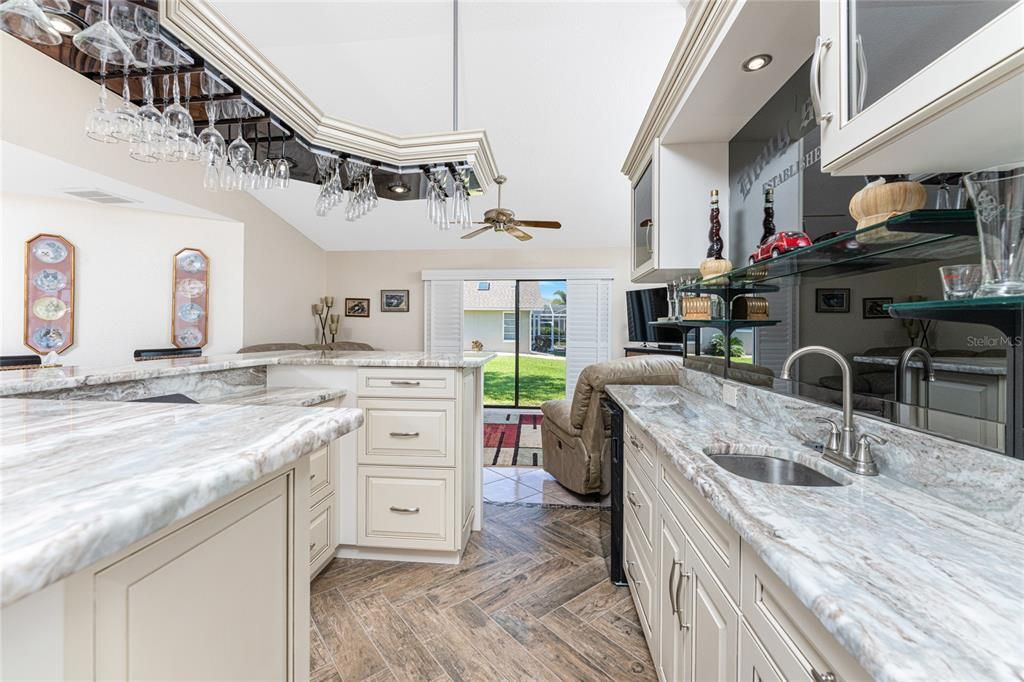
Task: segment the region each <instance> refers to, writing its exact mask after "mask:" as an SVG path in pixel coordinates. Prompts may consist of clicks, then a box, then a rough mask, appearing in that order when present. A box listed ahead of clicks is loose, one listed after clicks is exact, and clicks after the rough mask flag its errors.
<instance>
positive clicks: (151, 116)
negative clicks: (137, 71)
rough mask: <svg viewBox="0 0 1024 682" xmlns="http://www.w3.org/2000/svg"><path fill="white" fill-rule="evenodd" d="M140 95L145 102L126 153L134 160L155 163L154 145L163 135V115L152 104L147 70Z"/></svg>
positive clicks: (139, 112) (151, 87)
mask: <svg viewBox="0 0 1024 682" xmlns="http://www.w3.org/2000/svg"><path fill="white" fill-rule="evenodd" d="M142 97H143V99H144V100H145V103H144V104H143V105H142V106H141V107H139V111H138V114H137V116H138V121H139V125H138V128H137V131H136V135H135V137H134V138H133V139H132V144H131V147H130V148H129V150H128V155H129V156H131V157H132V158H133V159H135V160H136V161H142V162H143V163H156V161H157V160H158V159H157V148H156V147H157V144H158V143H159V142H160V140H161V138H162V137H163V136H162V131H163V124H164V117H163V114H161V113H160V110H159V109H157V108H156V106H155V105H154V104H153V78H152V76H151V74H150V73H148V72H147V74H146V79H145V80H144V81H142Z"/></svg>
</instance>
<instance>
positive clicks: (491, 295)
mask: <svg viewBox="0 0 1024 682" xmlns="http://www.w3.org/2000/svg"><path fill="white" fill-rule="evenodd" d="M484 281H486V280H484ZM487 283H488V284H489V285H490V287H489V288H488V289H486V290H481V289H480V287H479V282H477V281H472V282H463V284H462V307H463V309H464V310H514V309H515V307H516V283H515V282H512V281H509V280H495V281H489V282H487ZM547 302H548V301H547V300H546V299H545V298H544V297H543V296H541V295H540V283H539V282H521V283H520V287H519V307H520V308H521V309H522V310H536V309H539V308H543V307H544V305H545V304H546V303H547Z"/></svg>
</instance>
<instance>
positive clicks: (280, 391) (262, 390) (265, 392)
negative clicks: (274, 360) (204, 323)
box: [199, 386, 348, 407]
mask: <svg viewBox="0 0 1024 682" xmlns="http://www.w3.org/2000/svg"><path fill="white" fill-rule="evenodd" d="M346 395H348V391H346V390H345V389H343V388H290V387H285V386H276V387H272V388H271V387H267V386H260V387H259V388H254V389H251V390H248V391H237V392H235V393H226V394H224V395H221V396H218V397H216V398H210V399H208V400H200V401H199V402H201V403H204V404H211V405H262V406H264V407H313V406H315V405H320V404H321V403H324V402H327V401H328V400H335V399H337V398H344V397H345V396H346Z"/></svg>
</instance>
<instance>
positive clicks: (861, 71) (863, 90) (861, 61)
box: [855, 33, 868, 114]
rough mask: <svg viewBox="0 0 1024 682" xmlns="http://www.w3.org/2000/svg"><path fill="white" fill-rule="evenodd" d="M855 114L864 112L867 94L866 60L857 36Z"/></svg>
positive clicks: (862, 42)
mask: <svg viewBox="0 0 1024 682" xmlns="http://www.w3.org/2000/svg"><path fill="white" fill-rule="evenodd" d="M855 48H856V51H857V113H858V114H859V113H860V112H861V111H863V110H864V99H865V98H866V97H867V94H868V59H867V57H866V56H864V39H863V38H862V37H861V35H860V34H859V33H858V34H857V42H856V44H855Z"/></svg>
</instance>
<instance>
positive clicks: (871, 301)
mask: <svg viewBox="0 0 1024 682" xmlns="http://www.w3.org/2000/svg"><path fill="white" fill-rule="evenodd" d="M887 305H892V297H891V296H888V297H882V298H865V299H864V319H865V320H891V319H892V318H891V317H890V316H889V311H888V310H886V309H885V306H887Z"/></svg>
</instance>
